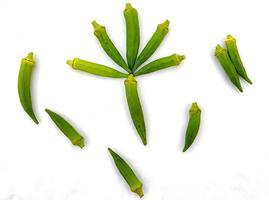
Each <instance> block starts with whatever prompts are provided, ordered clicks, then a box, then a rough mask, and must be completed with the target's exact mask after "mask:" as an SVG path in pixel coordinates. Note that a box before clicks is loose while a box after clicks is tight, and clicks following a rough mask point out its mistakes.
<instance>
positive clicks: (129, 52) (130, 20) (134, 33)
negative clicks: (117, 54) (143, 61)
mask: <svg viewBox="0 0 269 200" xmlns="http://www.w3.org/2000/svg"><path fill="white" fill-rule="evenodd" d="M124 17H125V23H126V57H127V61H128V66H129V68H130V69H132V68H133V66H134V64H135V61H136V57H137V54H138V50H139V45H140V30H139V21H138V13H137V10H136V9H135V8H133V7H132V6H131V4H130V3H127V4H126V7H125V10H124Z"/></svg>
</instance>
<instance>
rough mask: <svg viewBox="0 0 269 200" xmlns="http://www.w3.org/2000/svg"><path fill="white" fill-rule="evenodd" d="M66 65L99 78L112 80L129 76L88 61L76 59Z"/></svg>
mask: <svg viewBox="0 0 269 200" xmlns="http://www.w3.org/2000/svg"><path fill="white" fill-rule="evenodd" d="M66 63H67V64H68V65H70V66H71V67H72V68H73V69H78V70H81V71H84V72H88V73H90V74H94V75H98V76H104V77H111V78H126V77H127V76H128V74H125V73H122V72H119V71H117V70H115V69H112V68H110V67H107V66H104V65H100V64H97V63H92V62H89V61H86V60H81V59H79V58H74V60H68V61H67V62H66Z"/></svg>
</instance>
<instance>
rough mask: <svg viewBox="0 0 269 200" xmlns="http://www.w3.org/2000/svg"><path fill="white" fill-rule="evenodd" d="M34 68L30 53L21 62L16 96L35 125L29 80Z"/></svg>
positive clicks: (35, 119)
mask: <svg viewBox="0 0 269 200" xmlns="http://www.w3.org/2000/svg"><path fill="white" fill-rule="evenodd" d="M34 66H35V61H34V57H33V53H32V52H31V53H29V54H28V55H27V57H25V58H23V59H22V60H21V66H20V71H19V77H18V94H19V98H20V102H21V105H22V107H23V109H24V111H25V112H26V113H27V114H28V115H29V116H30V117H31V118H32V120H33V121H34V122H35V123H36V124H38V120H37V118H36V116H35V113H34V110H33V106H32V97H31V78H32V71H33V68H34Z"/></svg>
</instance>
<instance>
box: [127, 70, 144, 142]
mask: <svg viewBox="0 0 269 200" xmlns="http://www.w3.org/2000/svg"><path fill="white" fill-rule="evenodd" d="M124 84H125V92H126V98H127V102H128V107H129V111H130V114H131V117H132V120H133V123H134V126H135V128H136V130H137V132H138V134H139V136H140V138H141V140H142V142H143V144H144V145H146V144H147V136H146V127H145V122H144V115H143V110H142V107H141V103H140V100H139V96H138V92H137V81H136V80H135V78H134V76H133V75H132V74H130V75H129V76H128V78H127V79H126V80H125V81H124Z"/></svg>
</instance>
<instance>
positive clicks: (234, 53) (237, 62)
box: [225, 35, 252, 84]
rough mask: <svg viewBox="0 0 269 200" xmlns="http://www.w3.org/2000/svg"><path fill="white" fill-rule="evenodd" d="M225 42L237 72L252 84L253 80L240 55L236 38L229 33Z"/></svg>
mask: <svg viewBox="0 0 269 200" xmlns="http://www.w3.org/2000/svg"><path fill="white" fill-rule="evenodd" d="M225 44H226V47H227V50H228V54H229V57H230V58H231V61H232V63H233V64H234V67H235V69H236V71H237V73H238V74H239V75H240V76H241V77H242V78H243V79H245V80H246V81H247V82H248V83H249V84H252V81H251V80H250V78H249V77H248V75H247V72H246V70H245V68H244V65H243V62H242V60H241V58H240V55H239V52H238V49H237V45H236V39H235V38H234V37H233V36H231V35H228V36H227V38H226V40H225Z"/></svg>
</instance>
